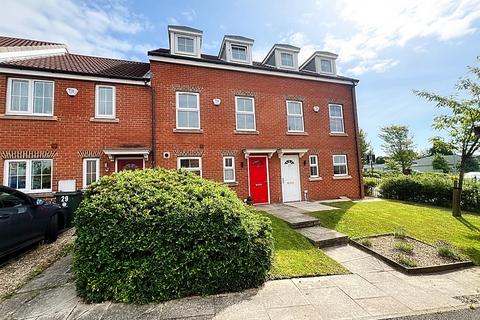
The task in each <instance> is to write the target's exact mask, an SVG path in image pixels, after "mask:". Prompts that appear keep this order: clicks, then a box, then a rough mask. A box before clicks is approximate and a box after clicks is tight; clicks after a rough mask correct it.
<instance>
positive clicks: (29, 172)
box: [4, 159, 52, 192]
mask: <svg viewBox="0 0 480 320" xmlns="http://www.w3.org/2000/svg"><path fill="white" fill-rule="evenodd" d="M4 167H5V168H4V185H6V186H8V187H10V188H14V189H17V190H20V191H23V192H50V191H52V160H51V159H32V160H30V159H28V160H24V159H22V160H5V163H4Z"/></svg>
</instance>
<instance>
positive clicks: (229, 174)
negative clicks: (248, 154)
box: [223, 157, 235, 182]
mask: <svg viewBox="0 0 480 320" xmlns="http://www.w3.org/2000/svg"><path fill="white" fill-rule="evenodd" d="M223 182H235V158H234V157H223Z"/></svg>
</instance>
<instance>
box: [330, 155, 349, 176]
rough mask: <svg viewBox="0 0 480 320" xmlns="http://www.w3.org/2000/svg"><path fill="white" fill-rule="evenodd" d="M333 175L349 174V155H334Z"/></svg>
mask: <svg viewBox="0 0 480 320" xmlns="http://www.w3.org/2000/svg"><path fill="white" fill-rule="evenodd" d="M333 175H334V176H346V175H348V167H347V156H346V155H344V154H341V155H334V156H333Z"/></svg>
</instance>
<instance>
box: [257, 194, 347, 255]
mask: <svg viewBox="0 0 480 320" xmlns="http://www.w3.org/2000/svg"><path fill="white" fill-rule="evenodd" d="M258 209H259V210H263V211H266V212H268V213H270V214H272V215H274V216H276V217H277V218H279V219H282V220H283V221H285V222H286V223H288V225H289V226H290V227H291V228H293V229H295V230H296V231H297V232H298V233H300V234H302V235H303V236H304V237H305V238H307V239H308V240H309V241H310V242H311V243H313V244H314V245H316V246H317V247H320V248H324V247H329V246H335V245H340V244H346V243H347V242H348V237H347V236H346V235H345V234H343V233H340V232H337V231H335V230H331V229H327V228H324V227H321V226H319V221H318V219H317V218H314V217H311V216H309V215H307V214H306V213H308V212H315V211H325V210H335V209H337V208H335V207H330V206H327V205H324V204H321V203H319V202H306V201H302V202H289V203H285V204H283V203H276V204H269V205H263V206H258Z"/></svg>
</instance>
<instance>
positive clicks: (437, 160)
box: [432, 153, 450, 173]
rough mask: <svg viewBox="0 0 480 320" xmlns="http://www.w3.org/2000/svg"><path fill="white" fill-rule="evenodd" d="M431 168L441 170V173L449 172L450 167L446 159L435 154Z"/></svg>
mask: <svg viewBox="0 0 480 320" xmlns="http://www.w3.org/2000/svg"><path fill="white" fill-rule="evenodd" d="M432 166H433V169H435V170H442V172H443V173H449V172H450V166H449V165H448V161H447V159H445V157H444V156H443V155H441V154H438V153H437V154H436V155H434V156H433V160H432Z"/></svg>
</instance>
